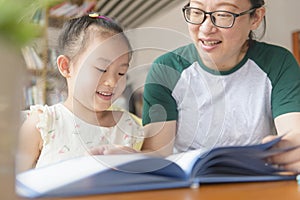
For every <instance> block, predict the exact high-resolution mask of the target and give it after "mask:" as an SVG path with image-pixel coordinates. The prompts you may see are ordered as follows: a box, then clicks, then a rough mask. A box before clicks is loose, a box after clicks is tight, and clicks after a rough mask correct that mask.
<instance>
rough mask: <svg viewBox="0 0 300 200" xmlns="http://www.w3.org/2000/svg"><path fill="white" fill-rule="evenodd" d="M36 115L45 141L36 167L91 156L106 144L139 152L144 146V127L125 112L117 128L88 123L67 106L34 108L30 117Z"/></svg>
mask: <svg viewBox="0 0 300 200" xmlns="http://www.w3.org/2000/svg"><path fill="white" fill-rule="evenodd" d="M32 112H41V113H40V114H39V122H38V124H37V128H38V130H39V131H40V133H41V137H42V139H43V148H42V151H41V154H40V157H39V159H38V161H37V165H36V167H41V166H45V165H48V164H51V163H55V162H59V161H61V160H65V159H69V158H73V157H78V156H85V155H88V151H89V149H91V148H93V147H97V146H100V145H104V144H117V145H122V146H128V147H131V148H134V149H135V150H140V149H141V147H142V143H143V139H144V131H143V128H142V126H141V125H140V124H139V123H138V122H137V121H136V120H135V119H134V117H133V116H132V115H131V114H130V113H128V112H123V115H122V117H121V118H120V120H119V122H118V123H117V125H115V126H113V127H100V126H96V125H92V124H88V123H87V122H85V121H83V120H81V119H79V118H78V117H76V116H75V115H74V114H73V113H72V112H71V111H69V110H68V109H67V108H66V107H65V106H64V105H63V104H55V105H53V106H47V105H45V106H42V105H35V106H31V107H30V111H28V115H30V114H31V113H32Z"/></svg>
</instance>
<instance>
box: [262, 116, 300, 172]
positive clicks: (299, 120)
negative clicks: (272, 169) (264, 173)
mask: <svg viewBox="0 0 300 200" xmlns="http://www.w3.org/2000/svg"><path fill="white" fill-rule="evenodd" d="M275 126H276V129H277V132H278V135H282V134H286V135H285V136H284V137H283V140H282V141H280V142H279V144H278V146H279V148H281V147H283V148H284V147H292V146H300V112H294V113H287V114H283V115H280V116H278V117H277V118H276V119H275ZM274 137H275V136H268V137H266V138H265V139H264V142H265V141H268V140H270V139H272V138H274ZM271 162H273V163H276V164H279V165H280V166H281V167H284V168H285V169H288V170H293V171H296V172H300V148H297V149H295V150H292V151H289V152H286V153H282V154H279V155H277V156H273V157H272V158H271Z"/></svg>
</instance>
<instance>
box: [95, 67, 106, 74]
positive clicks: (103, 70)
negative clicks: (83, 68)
mask: <svg viewBox="0 0 300 200" xmlns="http://www.w3.org/2000/svg"><path fill="white" fill-rule="evenodd" d="M96 69H97V70H98V71H100V72H102V73H104V72H106V71H107V70H106V69H100V68H96Z"/></svg>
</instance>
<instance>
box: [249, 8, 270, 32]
mask: <svg viewBox="0 0 300 200" xmlns="http://www.w3.org/2000/svg"><path fill="white" fill-rule="evenodd" d="M265 13H266V9H265V8H264V7H261V8H258V9H256V11H255V14H254V16H253V17H252V18H253V20H252V27H251V30H256V29H257V28H258V27H259V25H260V23H261V22H262V20H263V19H264V16H265Z"/></svg>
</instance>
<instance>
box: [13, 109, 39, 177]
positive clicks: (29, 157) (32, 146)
mask: <svg viewBox="0 0 300 200" xmlns="http://www.w3.org/2000/svg"><path fill="white" fill-rule="evenodd" d="M38 120H39V119H38V113H32V114H31V115H30V116H29V117H28V118H27V119H26V120H25V122H24V123H23V125H22V126H21V129H20V132H19V138H18V147H17V157H16V172H17V173H19V172H22V171H26V170H29V169H32V168H34V167H35V165H36V162H37V160H38V158H39V155H40V151H41V149H42V145H43V143H42V138H41V134H40V132H39V131H38V129H37V128H36V124H37V123H38Z"/></svg>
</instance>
